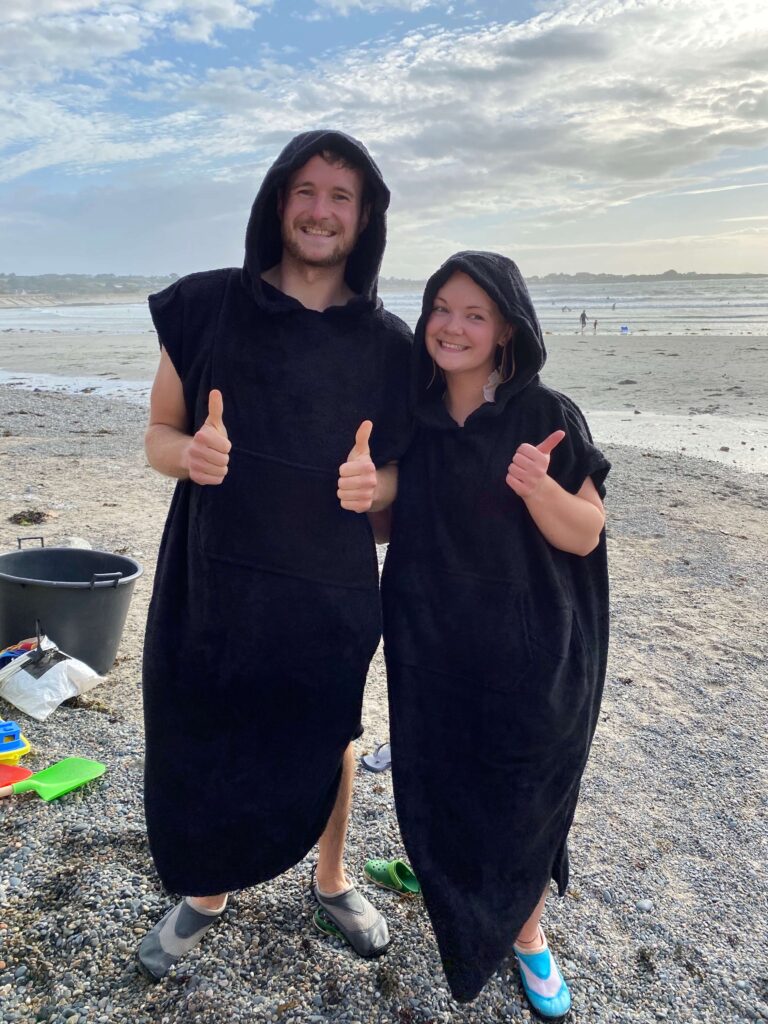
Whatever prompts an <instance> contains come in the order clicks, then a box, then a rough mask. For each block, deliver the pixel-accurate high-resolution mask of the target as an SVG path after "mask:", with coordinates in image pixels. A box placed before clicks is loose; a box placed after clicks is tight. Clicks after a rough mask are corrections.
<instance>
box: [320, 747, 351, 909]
mask: <svg viewBox="0 0 768 1024" xmlns="http://www.w3.org/2000/svg"><path fill="white" fill-rule="evenodd" d="M354 777H355V750H354V745H353V744H352V743H350V744H349V746H348V747H347V749H346V750H345V751H344V760H343V762H342V766H341V782H340V783H339V792H338V794H337V796H336V803H335V804H334V807H333V811H332V812H331V816H330V818H329V819H328V824H327V825H326V826H325V832H323V834H322V835H321V836H320V839H319V841H318V844H317V847H318V858H317V869H316V871H315V878H316V880H317V884H318V887H319V888H320V891H321V892H324V893H336V892H341V891H342V889H347V888H348V887H349V882H348V881H347V876H346V875H345V873H344V843H345V841H346V838H347V823H348V822H349V811H350V808H351V806H352V783H353V780H354Z"/></svg>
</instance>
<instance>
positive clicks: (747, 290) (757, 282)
mask: <svg viewBox="0 0 768 1024" xmlns="http://www.w3.org/2000/svg"><path fill="white" fill-rule="evenodd" d="M531 295H532V297H533V301H534V305H535V307H536V312H537V313H538V316H539V319H540V320H541V325H542V329H543V330H544V331H545V332H547V333H549V334H576V333H580V331H581V325H580V322H579V317H580V314H581V311H582V309H583V310H584V311H585V312H586V314H587V327H586V330H585V333H586V334H592V333H597V334H621V333H625V334H627V333H628V334H652V335H665V334H669V335H684V334H710V333H711V334H722V335H731V336H740V335H749V334H758V335H768V278H734V279H732V280H712V281H654V282H650V283H647V284H628V283H619V284H603V285H577V284H565V285H559V284H557V285H555V284H547V285H534V286H532V288H531ZM382 298H383V300H384V303H385V305H386V306H387V308H388V309H390V310H391V311H392V312H393V313H396V314H397V315H398V316H400V317H402V319H403V320H405V321H406V323H408V324H410V325H411V326H412V327H413V326H414V325H415V323H416V320H417V319H418V316H419V313H420V311H421V294H420V293H419V292H413V291H402V292H386V291H385V292H382ZM595 320H597V327H596V328H595V327H594V321H595ZM622 328H626V330H622ZM0 331H40V332H60V333H62V334H102V333H103V334H140V333H143V332H151V331H152V321H151V320H150V317H149V312H148V310H147V307H146V304H144V303H135V304H125V305H120V304H115V305H109V306H46V307H32V306H30V307H25V308H14V309H0Z"/></svg>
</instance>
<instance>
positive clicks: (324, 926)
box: [312, 907, 347, 942]
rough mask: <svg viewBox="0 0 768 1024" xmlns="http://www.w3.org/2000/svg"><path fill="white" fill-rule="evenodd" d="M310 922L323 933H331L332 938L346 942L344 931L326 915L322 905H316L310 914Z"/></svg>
mask: <svg viewBox="0 0 768 1024" xmlns="http://www.w3.org/2000/svg"><path fill="white" fill-rule="evenodd" d="M312 923H313V924H314V926H315V928H317V929H318V931H321V932H323V933H324V934H325V935H333V937H334V938H336V939H342V940H343V941H344V942H347V938H346V936H345V935H344V932H343V931H342V930H341V928H339V927H338V926H337V925H336V923H335V922H334V921H332V920H331V919H330V917H328V915H327V914H326V912H325V911H324V910H323V908H322V907H318V909H317V910H316V911H315V912H314V914H313V915H312Z"/></svg>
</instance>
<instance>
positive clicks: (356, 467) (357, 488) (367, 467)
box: [336, 420, 378, 512]
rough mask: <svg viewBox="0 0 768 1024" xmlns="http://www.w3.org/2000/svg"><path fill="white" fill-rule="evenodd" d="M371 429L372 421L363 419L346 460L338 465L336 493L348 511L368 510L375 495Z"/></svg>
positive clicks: (375, 482)
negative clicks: (370, 443) (370, 444)
mask: <svg viewBox="0 0 768 1024" xmlns="http://www.w3.org/2000/svg"><path fill="white" fill-rule="evenodd" d="M372 430H373V423H371V421H370V420H363V422H362V423H361V424H360V426H359V427H358V428H357V433H356V434H355V443H354V446H353V448H352V451H351V452H350V453H349V455H348V456H347V461H346V462H345V463H344V464H343V465H341V466H339V484H338V490H337V491H336V494H337V496H338V499H339V501H340V502H341V507H342V508H346V509H348V510H349V511H350V512H368V511H369V510H370V508H371V505H372V504H373V501H374V498H375V496H376V488H377V484H378V480H377V477H376V466H375V465H374V464H373V460H372V459H371V450H370V448H369V442H370V439H371V431H372Z"/></svg>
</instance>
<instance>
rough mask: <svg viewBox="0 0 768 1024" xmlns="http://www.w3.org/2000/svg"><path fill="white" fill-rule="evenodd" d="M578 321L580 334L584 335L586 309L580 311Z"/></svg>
mask: <svg viewBox="0 0 768 1024" xmlns="http://www.w3.org/2000/svg"><path fill="white" fill-rule="evenodd" d="M579 319H580V320H581V333H582V334H583V333H584V328H585V327H586V326H587V311H586V309H582V311H581V316H580V317H579Z"/></svg>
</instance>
